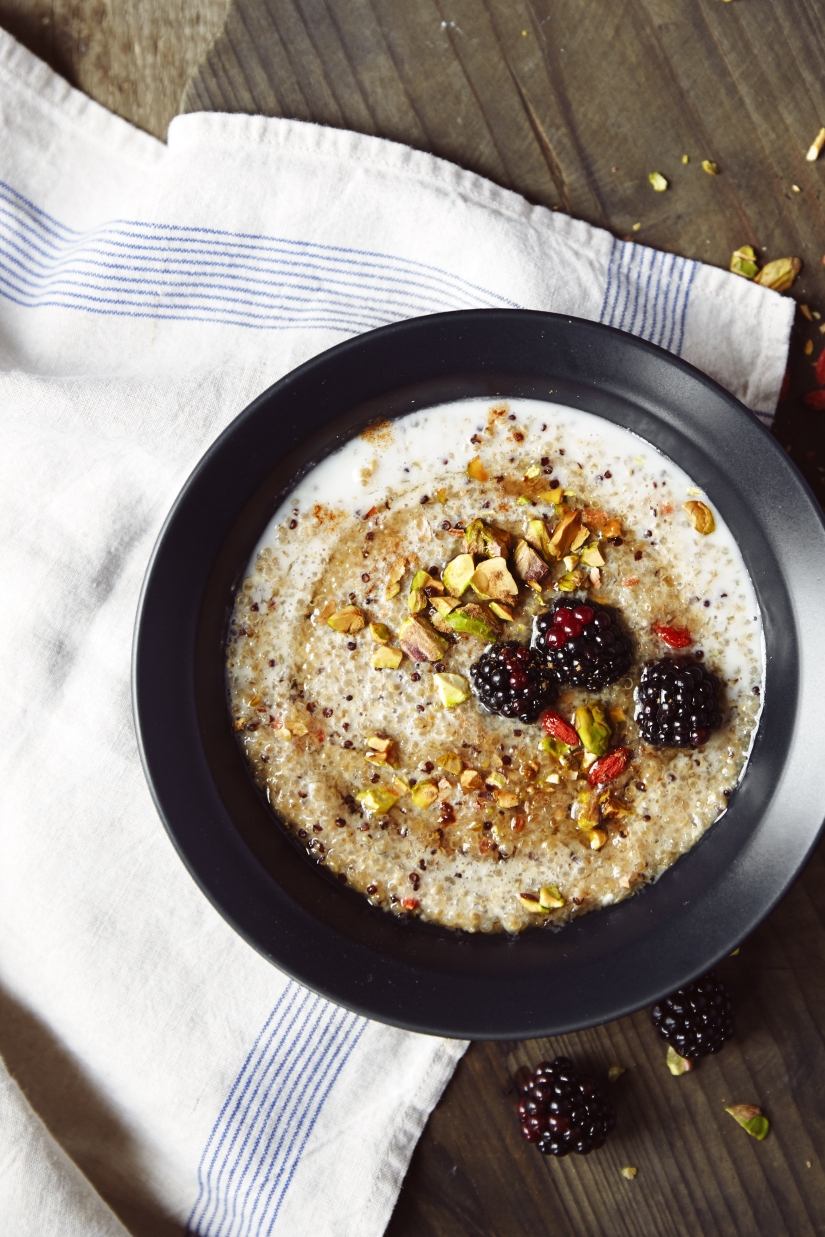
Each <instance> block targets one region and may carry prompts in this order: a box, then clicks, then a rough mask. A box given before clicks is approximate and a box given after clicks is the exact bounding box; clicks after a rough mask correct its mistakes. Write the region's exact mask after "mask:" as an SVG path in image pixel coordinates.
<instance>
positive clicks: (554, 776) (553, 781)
mask: <svg viewBox="0 0 825 1237" xmlns="http://www.w3.org/2000/svg"><path fill="white" fill-rule="evenodd" d="M544 780H545V782H549V783H550V785H551V786H558V784H559V782H560V781H561V778H560V777H559V775H558V773H548V774H547V777H546V778H545V779H544Z"/></svg>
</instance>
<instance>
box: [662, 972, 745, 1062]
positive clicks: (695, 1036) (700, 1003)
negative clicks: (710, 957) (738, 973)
mask: <svg viewBox="0 0 825 1237" xmlns="http://www.w3.org/2000/svg"><path fill="white" fill-rule="evenodd" d="M650 1017H651V1018H652V1019H653V1025H654V1026H655V1028H656V1030H657V1031H658V1032H659V1034H660V1035H661V1037H662V1039H663V1040H665V1041H666V1042H667V1043H668V1044H670V1046H671V1048H674V1049H675V1050H676V1052H678V1054H679V1056H680V1057H706V1056H708V1054H709V1053H711V1052H718V1051H719V1049H720V1048H721V1047H722V1045H723V1044H725V1043H726V1042H727V1041H728V1040H729V1039H731V1038H732V1037H733V1034H734V1030H735V1022H736V1013H735V1010H734V1008H733V1001H732V1000H731V995H730V992H729V991H728V989H727V988H726V987H725V985H724V984H723V983H722V981H721V979H718V978H717V976H716V972H715V971H708V973H707V975H703V976H702V978H701V979H695V980H694V981H693V983H692V984H685V986H684V988H679V990H678V991H677V992H671V994H670V996H668V997H665V999H664V1000H663V1001H659V1003H658V1005H654V1006H653V1008H652V1010H651V1011H650Z"/></svg>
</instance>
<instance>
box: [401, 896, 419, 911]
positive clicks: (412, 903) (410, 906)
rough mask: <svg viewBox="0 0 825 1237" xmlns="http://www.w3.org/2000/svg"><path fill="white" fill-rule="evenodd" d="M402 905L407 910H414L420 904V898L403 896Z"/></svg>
mask: <svg viewBox="0 0 825 1237" xmlns="http://www.w3.org/2000/svg"><path fill="white" fill-rule="evenodd" d="M401 905H402V906H403V907H404V910H405V911H414V910H415V908H416V907H417V906H418V898H402V899H401Z"/></svg>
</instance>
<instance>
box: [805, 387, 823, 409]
mask: <svg viewBox="0 0 825 1237" xmlns="http://www.w3.org/2000/svg"><path fill="white" fill-rule="evenodd" d="M805 403H806V404H807V405H808V407H809V408H816V409H818V410H819V411H820V412H822V411H825V391H809V392H808V394H807V395H806V396H805Z"/></svg>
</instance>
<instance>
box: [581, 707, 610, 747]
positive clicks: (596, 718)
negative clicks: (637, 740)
mask: <svg viewBox="0 0 825 1237" xmlns="http://www.w3.org/2000/svg"><path fill="white" fill-rule="evenodd" d="M573 725H574V726H575V728H576V733H577V734H578V736H579V738H580V739H581V741H582V747H584V748H585V749H586V750H587V751H588V752H592V753H593V755H594V756H603V755H604V754H605V752H606V751H607V749H608V747H609V746H610V735H611V734H612V727H611V725H610V722H609V720H608V717H607V713H606V712H605V710H604V708H603V707H602V705H600V704H590V705H587V704H583V705H580V707H579V708H578V709H576V716H575V719H574V721H573Z"/></svg>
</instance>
